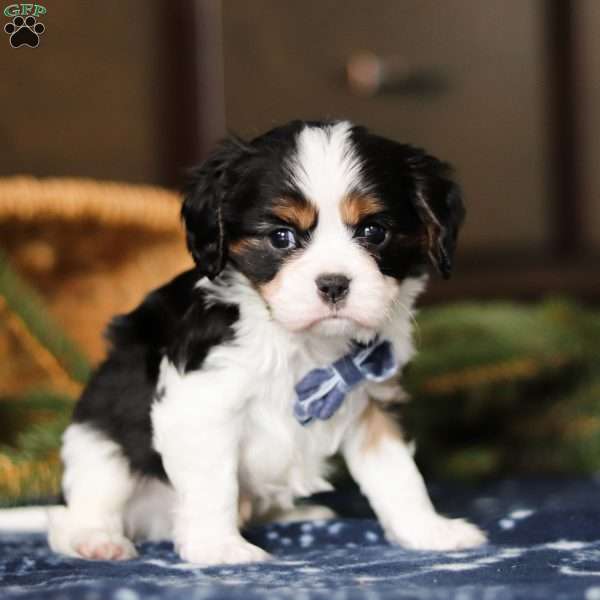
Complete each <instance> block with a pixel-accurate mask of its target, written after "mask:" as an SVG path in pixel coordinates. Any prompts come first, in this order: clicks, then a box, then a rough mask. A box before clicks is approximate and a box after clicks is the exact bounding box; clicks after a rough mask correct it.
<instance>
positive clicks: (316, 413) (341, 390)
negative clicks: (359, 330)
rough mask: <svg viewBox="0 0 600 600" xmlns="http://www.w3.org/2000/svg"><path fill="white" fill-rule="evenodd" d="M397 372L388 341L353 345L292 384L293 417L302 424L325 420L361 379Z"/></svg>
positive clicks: (387, 375) (387, 376)
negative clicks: (330, 362) (332, 360)
mask: <svg viewBox="0 0 600 600" xmlns="http://www.w3.org/2000/svg"><path fill="white" fill-rule="evenodd" d="M397 371H398V363H397V361H396V358H395V356H394V350H393V347H392V344H391V343H390V342H389V341H388V340H379V339H378V338H376V339H375V340H374V341H372V342H371V343H369V344H359V343H358V342H354V345H353V348H352V350H351V351H350V352H349V353H348V354H346V355H345V356H342V358H340V359H339V360H336V361H335V362H334V363H333V364H332V365H330V366H328V367H324V368H322V369H313V370H312V371H309V373H308V374H307V375H305V376H304V377H303V378H302V379H301V380H300V381H299V382H298V383H297V384H296V388H295V389H296V402H295V403H294V416H295V417H296V419H297V420H298V421H299V423H300V424H302V425H306V424H308V423H310V422H311V421H312V420H313V419H329V418H330V417H331V416H332V415H333V414H334V413H335V411H336V410H337V409H338V408H339V407H340V406H341V404H342V402H343V401H344V398H345V397H346V394H347V393H348V392H349V391H350V390H352V389H353V388H355V387H356V386H357V385H359V384H360V383H362V382H363V381H365V380H367V381H375V382H380V381H385V380H386V379H389V378H390V377H392V376H393V375H394V374H395V373H396V372H397Z"/></svg>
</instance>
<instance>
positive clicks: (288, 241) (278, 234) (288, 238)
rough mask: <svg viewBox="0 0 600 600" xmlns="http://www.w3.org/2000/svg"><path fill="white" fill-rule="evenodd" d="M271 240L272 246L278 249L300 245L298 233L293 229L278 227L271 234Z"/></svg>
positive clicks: (287, 248)
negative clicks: (297, 238)
mask: <svg viewBox="0 0 600 600" xmlns="http://www.w3.org/2000/svg"><path fill="white" fill-rule="evenodd" d="M269 240H270V242H271V246H273V248H277V249H278V250H289V249H291V248H295V247H296V246H297V245H298V241H297V240H296V235H295V233H294V232H293V231H292V230H291V229H276V230H275V231H272V232H271V233H270V234H269Z"/></svg>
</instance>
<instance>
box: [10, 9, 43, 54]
mask: <svg viewBox="0 0 600 600" xmlns="http://www.w3.org/2000/svg"><path fill="white" fill-rule="evenodd" d="M45 30H46V28H45V27H44V25H43V24H42V23H38V21H37V19H36V18H35V17H33V16H29V17H27V18H26V19H23V17H15V18H14V19H13V20H12V23H7V24H6V25H5V26H4V31H5V33H8V35H10V45H11V46H12V47H13V48H18V47H19V46H29V47H30V48H37V46H38V44H39V43H40V35H42V33H44V31H45Z"/></svg>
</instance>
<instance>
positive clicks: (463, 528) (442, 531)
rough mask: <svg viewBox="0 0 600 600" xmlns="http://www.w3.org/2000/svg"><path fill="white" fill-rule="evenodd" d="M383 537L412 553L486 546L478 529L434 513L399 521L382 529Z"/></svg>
mask: <svg viewBox="0 0 600 600" xmlns="http://www.w3.org/2000/svg"><path fill="white" fill-rule="evenodd" d="M386 535H387V537H388V539H389V540H390V541H391V542H395V543H397V544H401V545H402V546H404V547H405V548H411V549H413V550H440V551H441V550H463V549H466V548H475V547H476V546H481V545H482V544H485V543H486V542H487V537H486V535H485V533H484V532H483V531H481V529H479V527H477V526H475V525H472V524H471V523H469V522H468V521H464V520H463V519H448V518H446V517H442V516H441V515H438V514H435V513H434V514H428V515H426V516H418V517H415V518H413V519H410V520H403V522H402V523H399V524H395V525H393V526H392V527H391V528H386Z"/></svg>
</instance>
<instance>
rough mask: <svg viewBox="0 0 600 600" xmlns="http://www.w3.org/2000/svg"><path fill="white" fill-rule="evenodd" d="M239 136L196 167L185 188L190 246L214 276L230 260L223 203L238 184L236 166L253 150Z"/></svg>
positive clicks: (202, 269)
mask: <svg viewBox="0 0 600 600" xmlns="http://www.w3.org/2000/svg"><path fill="white" fill-rule="evenodd" d="M249 151H250V150H249V147H248V145H247V144H246V143H245V142H243V141H242V140H240V139H238V138H229V139H227V140H225V141H223V142H221V144H220V145H219V146H218V147H217V148H216V149H215V150H214V151H213V152H212V154H211V155H210V156H209V157H208V158H207V159H206V160H205V161H204V162H203V163H202V164H201V165H200V166H199V167H196V168H195V169H192V171H191V172H190V175H189V180H188V182H187V185H186V186H185V188H184V198H183V206H182V207H181V216H182V218H183V221H184V224H185V230H186V238H187V246H188V250H189V251H190V253H191V255H192V257H193V259H194V261H195V262H196V265H197V267H198V270H199V271H200V273H201V274H202V275H205V276H207V277H209V278H210V279H213V278H214V277H216V276H217V275H218V274H219V273H220V272H221V271H222V269H223V267H224V266H225V262H226V261H227V256H226V252H227V244H226V237H227V232H226V227H225V223H224V221H223V205H224V203H225V202H226V199H227V196H228V195H229V194H230V193H232V191H233V187H234V186H235V184H236V176H235V167H236V165H238V164H239V162H240V161H241V159H242V158H243V157H244V156H245V155H246V154H247V153H248V152H249Z"/></svg>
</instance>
